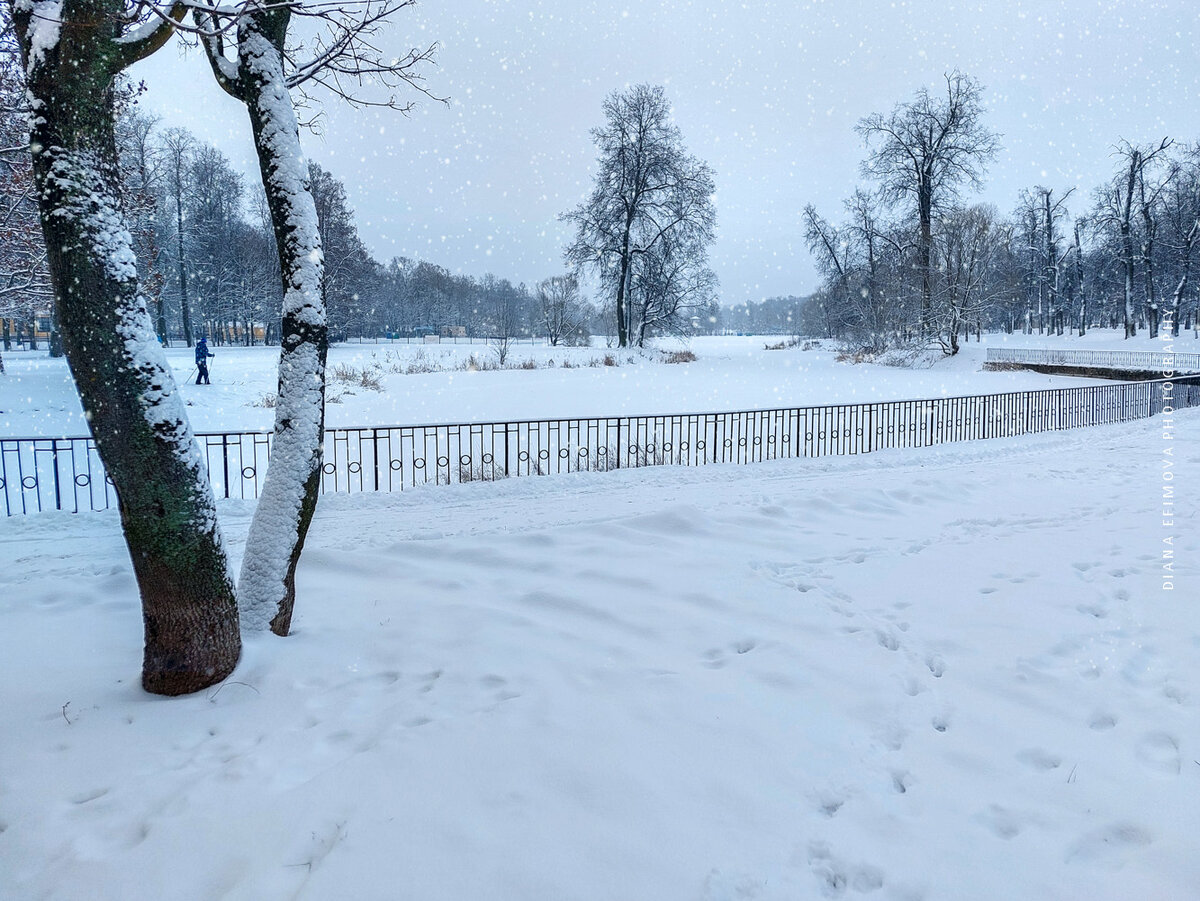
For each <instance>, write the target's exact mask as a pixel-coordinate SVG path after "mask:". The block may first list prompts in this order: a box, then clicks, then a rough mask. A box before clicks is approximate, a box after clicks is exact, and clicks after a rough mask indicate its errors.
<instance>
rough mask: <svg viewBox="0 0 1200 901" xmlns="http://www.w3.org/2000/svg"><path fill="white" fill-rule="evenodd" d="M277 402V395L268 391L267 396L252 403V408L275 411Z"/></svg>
mask: <svg viewBox="0 0 1200 901" xmlns="http://www.w3.org/2000/svg"><path fill="white" fill-rule="evenodd" d="M275 401H276V397H275V394H274V393H273V392H271V391H268V392H267V393H266V394H264V395H263V396H262V397H260V398H259V399H258V400H256V401H253V402H251V404H250V406H252V407H266V408H267V409H268V410H274V409H275Z"/></svg>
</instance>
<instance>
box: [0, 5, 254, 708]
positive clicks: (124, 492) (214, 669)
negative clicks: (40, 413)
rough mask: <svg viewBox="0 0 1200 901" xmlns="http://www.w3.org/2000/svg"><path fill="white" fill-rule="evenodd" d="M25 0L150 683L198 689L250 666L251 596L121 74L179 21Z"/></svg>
mask: <svg viewBox="0 0 1200 901" xmlns="http://www.w3.org/2000/svg"><path fill="white" fill-rule="evenodd" d="M12 10H13V18H14V22H15V26H16V29H15V30H16V33H17V37H18V40H19V42H20V45H21V54H22V58H23V60H24V64H25V69H26V82H27V88H28V95H29V101H30V105H31V107H32V122H31V135H30V140H31V147H32V149H33V154H34V183H35V186H36V189H37V192H38V198H37V199H38V205H39V210H40V214H41V221H42V229H43V232H44V234H45V238H46V247H47V251H48V265H49V270H50V275H51V282H52V284H53V287H54V299H55V308H56V312H57V315H58V320H59V324H60V327H61V330H62V337H63V344H64V348H65V350H66V356H67V361H68V363H69V365H70V369H71V374H72V376H73V377H74V379H75V384H76V386H77V387H78V389H79V395H80V399H81V401H82V404H83V409H84V414H85V415H86V417H87V419H88V422H89V423H90V425H91V430H92V435H93V436H94V438H95V441H96V447H97V450H98V452H99V454H100V458H101V460H103V462H104V467H105V469H106V471H107V473H108V476H109V478H110V479H111V480H112V483H113V487H114V488H115V490H116V494H117V500H118V505H119V508H120V513H121V524H122V527H123V528H124V531H125V540H126V543H127V545H128V547H129V552H130V556H131V558H132V561H133V568H134V573H135V575H136V577H137V583H138V588H139V590H140V592H141V597H142V612H143V621H144V626H145V657H144V664H143V670H142V684H143V686H144V687H145V688H146V690H147V691H151V692H155V693H158V694H170V695H174V694H183V693H186V692H192V691H197V690H199V689H202V688H204V687H206V686H208V685H211V684H213V683H214V682H217V681H219V680H221V679H223V678H224V677H225V676H226V675H228V673H229V672H230V671H231V670H232V669H233V668H234V666H235V665H236V664H237V661H238V657H239V655H240V652H241V638H240V635H239V632H238V618H237V604H236V601H235V598H234V587H233V583H232V580H231V579H230V575H229V567H228V561H227V558H226V554H225V549H224V546H223V544H222V542H221V536H220V532H219V530H218V527H217V517H216V511H215V505H214V500H213V494H212V488H211V486H210V484H209V481H208V474H207V472H206V469H205V465H204V460H203V457H202V455H201V452H200V448H199V446H198V445H197V443H196V441H195V438H194V437H193V435H192V431H191V426H190V425H189V423H188V419H187V415H186V413H185V411H184V406H183V403H182V401H181V400H180V398H179V395H178V392H177V390H176V387H175V381H174V378H173V377H172V374H171V369H170V367H169V365H168V364H167V361H166V357H165V355H164V354H163V351H162V348H161V346H160V345H159V343H158V340H157V338H156V337H155V334H154V326H153V323H152V321H151V319H150V315H149V312H148V311H147V308H146V301H145V298H144V297H143V296H142V295H141V293H140V292H139V290H138V278H137V267H136V265H135V259H134V255H133V250H132V239H131V237H130V234H129V232H128V230H127V229H126V227H125V222H124V216H123V213H122V207H121V200H120V190H119V185H120V177H119V173H118V170H117V157H116V142H115V136H114V105H113V100H114V79H115V77H116V76H117V74H118V73H119V72H120V71H121V70H122V69H123V68H124V67H125V66H128V65H129V64H131V63H132V62H134V61H136V60H137V59H140V58H141V57H142V56H145V55H146V54H148V53H150V52H153V50H155V49H157V48H158V47H159V46H161V45H162V43H164V42H165V41H166V39H167V38H168V37H169V36H170V29H169V27H167V26H165V25H162V24H160V25H159V26H158V27H156V28H149V29H143V30H141V31H135V32H133V33H132V34H130V35H125V36H123V34H122V29H123V26H122V25H121V22H122V16H121V13H122V7H121V5H120V3H116V2H112V0H91V2H87V3H77V4H65V3H62V2H60V0H32V2H31V0H15V2H14V3H13V6H12ZM176 14H177V15H182V8H181V9H180V10H178V11H177V13H176Z"/></svg>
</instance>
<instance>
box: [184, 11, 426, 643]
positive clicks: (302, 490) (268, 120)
mask: <svg viewBox="0 0 1200 901" xmlns="http://www.w3.org/2000/svg"><path fill="white" fill-rule="evenodd" d="M190 5H191V8H192V12H193V20H194V23H195V25H194V28H193V29H192V30H193V31H194V33H195V34H197V35H198V37H199V40H200V43H201V45H202V46H203V48H204V52H205V55H206V57H207V59H208V61H209V64H210V67H211V69H212V72H213V76H214V77H215V78H216V81H217V84H219V85H220V86H221V88H222V89H223V90H225V91H226V92H227V93H228V94H230V95H231V96H233V97H234V98H236V99H238V100H240V101H241V102H242V103H244V104H245V105H246V109H247V112H248V113H249V117H250V128H251V132H252V133H253V136H254V145H255V148H256V150H257V152H258V161H259V169H260V171H261V173H262V181H263V187H264V188H265V190H266V195H267V205H268V207H269V209H270V213H271V222H272V225H273V227H274V231H275V240H276V245H277V247H278V252H279V261H280V270H281V275H282V280H283V287H284V295H283V314H282V340H281V342H280V362H279V387H278V392H277V400H276V407H275V433H274V444H273V458H272V465H271V468H270V469H269V470H268V471H267V479H266V482H265V484H264V486H263V491H262V495H261V496H260V499H259V503H258V507H257V509H256V511H255V515H254V519H253V520H252V522H251V525H250V533H249V536H248V538H247V552H246V555H245V557H244V558H243V563H242V573H241V577H240V580H239V594H240V600H241V604H242V620H243V622H244V623H245V624H246V625H247V626H249V627H251V628H264V627H266V626H268V625H269V626H270V628H271V630H272V631H274V632H275V633H276V634H279V635H287V634H288V631H289V629H290V628H291V619H292V611H293V608H294V605H295V596H296V586H295V574H296V566H297V565H298V563H299V561H300V554H301V552H302V550H303V548H304V540H305V537H306V535H307V533H308V527H309V524H310V523H311V521H312V517H313V513H314V512H315V511H316V505H317V497H318V493H319V490H320V484H321V465H322V459H323V453H324V425H325V361H326V356H327V354H328V349H329V331H328V318H327V311H326V306H325V287H324V282H325V269H324V262H323V256H322V247H321V235H320V224H319V221H318V216H317V209H316V205H315V203H314V200H313V195H312V185H311V182H310V172H309V170H308V167H307V165H306V164H305V162H304V156H303V152H302V149H301V146H300V134H299V119H298V117H297V114H296V107H295V105H294V104H293V100H292V95H291V92H292V91H298V92H301V93H302V95H303V92H305V91H307V90H309V89H310V88H312V87H321V88H324V89H326V90H327V91H329V92H332V93H333V94H334V95H335V96H336V97H338V98H341V99H343V100H345V101H347V102H349V103H351V104H354V105H360V106H362V105H369V106H383V107H388V108H392V109H400V110H407V109H408V108H409V104H410V101H408V100H401V99H400V98H398V97H397V95H396V94H395V93H391V94H390V95H389V96H387V97H383V98H379V99H371V98H370V97H368V95H367V94H366V93H365V92H364V91H363V88H364V85H365V84H366V83H368V82H369V83H371V84H372V85H375V86H382V87H384V88H385V89H389V90H392V91H394V90H396V89H399V88H409V89H416V90H417V91H418V92H420V93H427V91H426V89H425V87H424V83H423V74H422V66H423V65H424V64H425V63H428V62H430V61H431V60H432V58H433V54H434V52H435V49H436V48H435V46H434V45H431V46H429V47H427V48H425V49H414V50H411V51H410V52H409V53H408V54H407V55H406V56H403V57H401V58H398V59H397V58H389V57H385V56H383V55H382V53H381V51H380V50H379V49H378V43H377V42H376V38H377V37H378V35H379V33H380V32H381V30H382V29H383V28H384V27H385V25H386V23H387V20H388V19H389V18H391V17H392V16H393V15H394V14H396V13H397V12H399V11H400V10H403V9H406V8H407V7H409V6H412V5H413V0H365V2H354V0H344V2H332V3H326V2H318V0H299V2H293V3H272V2H267V0H244V2H240V3H236V4H235V5H233V6H229V5H224V4H221V3H219V2H217V0H212V2H211V3H210V2H207V0H194V2H192V3H191V4H190ZM294 19H307V20H308V24H309V25H310V26H312V28H311V29H310V31H313V32H315V35H314V36H313V37H312V38H310V39H309V40H301V41H298V42H289V31H290V29H291V26H292V23H293V20H294Z"/></svg>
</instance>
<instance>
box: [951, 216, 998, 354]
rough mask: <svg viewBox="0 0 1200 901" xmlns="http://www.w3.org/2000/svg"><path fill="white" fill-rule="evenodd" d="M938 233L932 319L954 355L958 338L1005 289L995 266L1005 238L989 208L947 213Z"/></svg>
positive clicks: (957, 346) (957, 345)
mask: <svg viewBox="0 0 1200 901" xmlns="http://www.w3.org/2000/svg"><path fill="white" fill-rule="evenodd" d="M937 231H938V233H939V241H938V247H939V254H938V257H939V258H938V259H937V261H936V263H937V266H936V278H935V281H934V286H935V290H934V300H933V309H932V318H933V322H934V324H935V327H936V330H937V338H938V341H939V342H941V344H942V347H943V349H944V350H945V351H946V353H947V354H950V355H954V354H957V353H958V351H959V333H960V332H965V331H966V330H967V328H968V327H969V326H970V325H971V324H972V323H974V322H976V321H978V320H979V318H980V317H981V316H982V314H983V312H984V311H985V310H987V309H988V307H989V306H990V305H991V303H992V301H993V300H994V298H995V296H996V295H997V294H998V293H999V291H1000V290H1001V288H1002V285H1003V282H1002V280H1001V279H1000V278H998V275H999V273H998V272H997V270H996V262H997V260H998V259H999V257H1000V254H1001V253H1002V251H1003V248H1004V246H1005V244H1006V243H1007V236H1006V234H1005V232H1004V226H1003V224H1001V222H1000V221H999V216H998V214H997V213H996V210H995V209H994V208H993V207H990V206H972V207H968V208H963V209H953V210H948V211H946V212H945V213H944V214H943V215H942V216H941V217H939V220H938V223H937Z"/></svg>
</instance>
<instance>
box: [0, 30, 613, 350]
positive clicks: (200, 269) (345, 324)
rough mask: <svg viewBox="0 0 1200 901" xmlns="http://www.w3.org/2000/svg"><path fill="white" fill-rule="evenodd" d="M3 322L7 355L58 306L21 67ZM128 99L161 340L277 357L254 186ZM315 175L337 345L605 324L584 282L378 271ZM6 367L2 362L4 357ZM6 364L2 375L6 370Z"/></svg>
mask: <svg viewBox="0 0 1200 901" xmlns="http://www.w3.org/2000/svg"><path fill="white" fill-rule="evenodd" d="M0 61H2V62H4V63H6V65H4V66H3V67H2V68H0V142H2V143H4V144H5V146H9V147H14V148H18V149H20V150H21V151H22V152H20V153H16V152H14V153H9V154H6V155H4V156H3V157H0V163H2V165H0V203H3V205H4V208H5V211H6V213H7V215H6V217H5V218H4V220H3V222H2V223H0V319H3V320H4V322H3V328H4V333H3V339H4V345H3V346H4V349H5V350H9V349H11V347H12V344H13V342H14V341H18V340H29V339H30V338H31V336H32V335H33V333H34V325H35V321H36V320H37V319H44V318H46V317H47V316H48V315H49V311H50V309H51V307H52V294H51V290H50V280H49V275H48V270H47V265H46V249H45V243H44V240H43V237H42V230H41V227H40V224H39V222H38V213H37V204H36V202H35V199H34V197H33V194H32V173H31V169H30V162H29V155H28V152H27V151H25V150H24V147H23V144H24V142H26V141H27V138H26V132H27V126H26V124H25V116H24V112H23V108H22V96H23V91H24V88H23V86H22V84H21V79H20V77H19V76H20V73H19V70H17V68H16V66H15V58H14V57H13V56H12V55H11V54H10V55H7V56H3V57H0ZM135 100H136V98H135V97H134V96H133V92H132V90H129V89H126V91H125V93H124V97H123V101H122V103H121V106H120V114H119V117H118V119H117V145H118V151H119V159H120V166H121V170H120V175H121V179H122V183H123V199H124V201H125V211H126V221H127V224H128V227H129V230H130V232H131V235H132V237H133V244H134V249H135V253H136V257H137V267H138V274H139V276H140V284H141V287H142V292H143V295H144V296H145V297H146V298H147V301H148V304H149V307H150V311H151V315H152V318H153V320H154V323H155V331H156V332H157V333H158V334H159V335H160V336H161V337H162V338H163V340H164V342H165V343H167V344H171V343H177V342H181V343H186V344H188V345H189V346H190V345H192V344H193V343H194V342H195V341H196V340H197V339H198V338H199V337H200V336H201V335H207V336H208V337H209V340H210V341H212V342H214V343H217V344H231V343H240V344H254V343H260V342H263V341H265V342H266V343H271V344H277V343H278V342H279V333H280V309H281V302H282V290H283V289H282V287H281V278H280V272H279V259H278V253H277V250H276V241H275V237H274V235H273V234H272V224H271V217H270V211H269V209H268V207H267V202H266V195H265V193H264V191H263V188H262V184H261V183H260V182H259V181H258V180H257V179H253V180H250V179H246V178H245V177H243V175H242V174H241V173H240V172H238V171H237V170H236V169H235V168H234V167H233V165H232V164H231V162H230V161H229V159H228V158H227V157H226V156H225V155H224V154H223V153H222V152H221V151H220V150H219V149H218V148H216V147H215V146H212V145H211V144H207V143H205V142H204V141H202V140H200V139H199V138H197V137H196V136H195V135H193V134H192V133H191V132H189V131H188V130H187V129H183V128H162V127H161V125H160V122H159V120H158V119H157V118H156V117H153V116H150V115H147V114H146V113H144V112H143V111H141V110H140V109H139V108H138V106H137V104H136V102H135ZM308 174H309V179H310V183H311V191H312V196H313V200H314V203H315V205H316V211H317V221H318V231H319V234H320V238H321V246H322V251H323V255H324V262H325V278H324V281H323V291H324V294H325V303H326V309H327V316H328V322H329V331H330V336H331V338H332V339H333V340H344V339H346V338H350V337H363V336H380V335H387V334H392V335H420V334H422V333H426V332H430V331H432V332H434V333H439V332H441V331H443V330H446V329H452V330H458V329H462V330H463V331H464V333H465V334H467V335H471V336H483V337H504V338H514V337H518V336H527V335H539V336H544V337H546V338H548V339H549V340H550V341H551V343H554V344H578V343H584V342H586V341H587V340H588V339H589V338H590V335H591V333H592V331H593V329H595V328H597V327H602V324H603V321H604V320H603V317H602V316H601V315H600V313H599V312H598V310H597V309H596V308H594V307H593V306H592V305H591V304H590V303H589V302H588V301H587V299H586V298H585V297H584V295H583V292H582V291H581V289H580V283H579V279H578V278H576V277H574V276H572V275H569V274H562V275H558V276H552V277H549V278H547V279H545V280H543V281H541V282H539V283H538V284H536V285H533V286H526V285H524V284H515V285H514V284H513V283H512V282H510V281H509V280H507V279H504V278H498V277H496V276H493V275H490V274H489V275H485V276H483V277H482V278H475V277H472V276H469V275H460V274H454V273H451V272H450V271H449V270H447V269H445V268H444V267H442V266H438V265H435V264H433V263H429V262H425V261H421V260H413V259H408V258H404V257H395V258H393V259H391V260H389V261H387V262H386V263H382V262H380V261H378V260H377V259H375V258H374V257H373V256H372V254H371V253H370V251H369V250H368V249H367V247H366V245H365V244H364V242H363V241H362V240H361V239H360V237H359V234H358V229H357V226H356V223H355V218H354V212H353V209H352V208H351V206H350V204H349V202H348V200H347V196H346V190H345V186H344V185H343V183H342V182H341V181H340V180H339V179H338V178H337V177H336V176H334V175H333V174H332V173H330V172H328V171H326V170H325V169H323V168H322V167H321V166H319V165H318V164H316V163H313V162H309V164H308ZM0 360H2V357H0ZM0 365H2V363H0Z"/></svg>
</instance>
